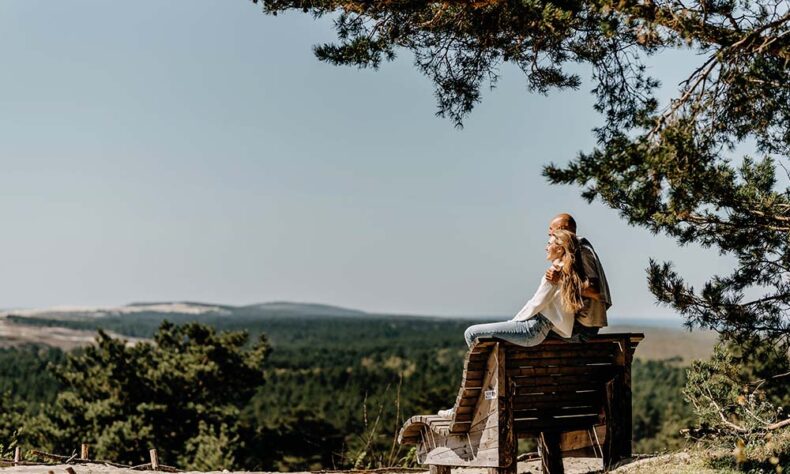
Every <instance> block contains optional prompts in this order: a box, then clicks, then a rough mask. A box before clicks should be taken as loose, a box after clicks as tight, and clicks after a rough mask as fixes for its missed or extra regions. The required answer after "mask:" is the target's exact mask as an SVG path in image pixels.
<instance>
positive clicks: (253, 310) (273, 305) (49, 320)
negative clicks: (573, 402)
mask: <svg viewBox="0 0 790 474" xmlns="http://www.w3.org/2000/svg"><path fill="white" fill-rule="evenodd" d="M492 319H499V320H502V319H506V318H505V317H500V318H491V317H485V318H482V317H481V318H468V317H467V318H451V317H428V316H413V315H391V314H382V313H367V312H365V311H360V310H355V309H349V308H342V307H338V306H332V305H326V304H317V303H294V302H287V301H276V302H269V303H260V304H252V305H246V306H229V305H218V304H208V303H198V302H189V301H181V302H138V303H132V304H129V305H124V306H118V307H100V308H86V307H80V308H75V307H68V308H67V307H58V308H46V309H26V310H14V311H3V312H0V347H1V346H7V345H19V344H22V343H40V344H46V345H54V346H57V347H62V348H72V347H75V346H77V345H85V344H89V343H90V342H91V341H92V340H93V338H94V337H95V330H96V329H99V328H101V329H104V330H106V331H111V332H113V333H116V334H121V335H123V336H125V337H132V338H147V337H151V336H152V335H153V333H154V332H155V331H156V328H157V327H159V325H160V324H161V323H162V321H164V320H168V321H171V322H173V323H177V324H183V323H186V322H190V321H198V322H201V323H205V324H210V325H212V326H214V327H216V328H218V329H224V330H246V331H248V332H249V333H250V334H251V335H252V336H255V335H257V334H259V333H265V334H266V335H267V336H268V337H269V338H270V340H271V341H272V342H274V343H275V344H305V346H304V347H306V348H307V347H310V344H311V343H320V341H322V340H323V338H324V337H330V338H333V339H336V338H338V337H341V336H340V335H341V333H343V337H347V338H349V339H347V340H348V341H349V343H352V342H351V341H354V342H353V343H357V344H363V343H364V341H365V340H366V339H368V338H370V337H371V335H372V334H379V335H381V336H382V337H386V338H390V339H392V341H393V343H394V342H395V341H396V340H399V339H400V338H401V337H404V335H405V334H411V335H410V336H408V337H406V339H403V340H402V342H400V343H402V344H407V345H408V344H409V342H408V339H409V338H412V339H413V338H414V337H415V335H417V334H419V335H420V337H425V338H428V339H431V340H435V339H436V338H437V337H439V334H442V336H441V337H445V335H446V337H449V338H450V340H455V339H457V340H458V342H459V343H460V344H461V345H462V343H463V329H464V328H465V327H466V326H468V325H470V324H473V323H475V322H482V321H491V320H492ZM611 319H612V321H610V322H611V323H612V324H613V326H611V327H609V328H606V329H605V332H642V333H645V335H646V338H645V340H644V341H643V342H642V343H641V344H640V346H639V349H638V350H637V352H636V357H638V358H642V359H651V360H660V359H669V358H673V357H679V358H681V359H682V360H683V361H684V362H685V363H688V362H690V361H691V360H693V359H698V358H705V357H707V356H708V355H709V354H710V353H711V351H712V347H713V345H714V344H715V341H716V335H715V334H714V333H711V332H709V331H699V330H696V331H693V332H689V331H687V330H685V329H683V328H681V327H679V324H678V323H677V322H676V321H671V320H670V321H669V322H666V321H665V320H658V319H653V320H640V319H635V318H633V319H628V318H611ZM352 321H353V325H351V326H350V325H349V323H351V322H352ZM352 333H353V334H354V336H353V337H352V336H351V334H352ZM456 334H457V336H456ZM54 335H60V336H59V338H55V337H54ZM310 338H314V339H310ZM308 341H311V342H308Z"/></svg>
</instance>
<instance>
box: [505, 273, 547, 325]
mask: <svg viewBox="0 0 790 474" xmlns="http://www.w3.org/2000/svg"><path fill="white" fill-rule="evenodd" d="M556 290H557V287H556V286H554V285H552V284H551V283H550V282H549V281H548V280H546V278H545V277H543V278H542V279H541V280H540V286H539V287H538V289H537V291H536V292H535V294H534V295H533V296H532V298H530V300H529V301H527V304H525V305H524V307H523V308H521V311H519V312H518V313H516V315H515V316H514V317H513V321H526V320H527V319H530V318H531V317H533V316H535V315H536V314H538V313H540V312H541V311H542V310H543V309H544V308H545V307H546V306H547V305H548V304H549V303H550V302H551V300H552V299H553V298H554V294H555V292H556Z"/></svg>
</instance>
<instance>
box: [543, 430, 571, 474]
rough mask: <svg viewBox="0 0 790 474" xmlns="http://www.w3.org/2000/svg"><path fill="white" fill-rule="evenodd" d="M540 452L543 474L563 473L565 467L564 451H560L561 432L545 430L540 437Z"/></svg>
mask: <svg viewBox="0 0 790 474" xmlns="http://www.w3.org/2000/svg"><path fill="white" fill-rule="evenodd" d="M538 452H540V464H541V467H542V469H543V474H563V473H564V472H565V467H564V466H563V464H562V451H560V433H557V432H548V431H544V432H541V433H540V436H539V437H538Z"/></svg>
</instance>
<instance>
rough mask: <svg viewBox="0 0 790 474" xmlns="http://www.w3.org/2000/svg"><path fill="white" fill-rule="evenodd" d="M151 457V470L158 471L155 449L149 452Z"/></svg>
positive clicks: (157, 458)
mask: <svg viewBox="0 0 790 474" xmlns="http://www.w3.org/2000/svg"><path fill="white" fill-rule="evenodd" d="M149 454H150V455H151V469H152V470H154V471H158V470H159V454H157V452H156V449H152V450H151V451H149Z"/></svg>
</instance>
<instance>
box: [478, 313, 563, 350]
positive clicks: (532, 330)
mask: <svg viewBox="0 0 790 474" xmlns="http://www.w3.org/2000/svg"><path fill="white" fill-rule="evenodd" d="M551 328H552V325H551V322H550V321H549V320H548V319H546V317H545V316H543V315H542V314H538V315H536V316H535V317H534V318H530V319H527V320H526V321H502V322H500V323H487V324H475V325H474V326H469V327H468V328H466V332H464V339H466V345H467V346H469V347H472V344H473V343H474V342H475V339H477V338H479V337H495V338H497V339H502V340H504V341H507V342H512V343H513V344H516V345H519V346H526V347H529V346H537V345H538V344H540V343H541V342H543V340H544V339H546V335H547V334H548V333H549V331H551Z"/></svg>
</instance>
